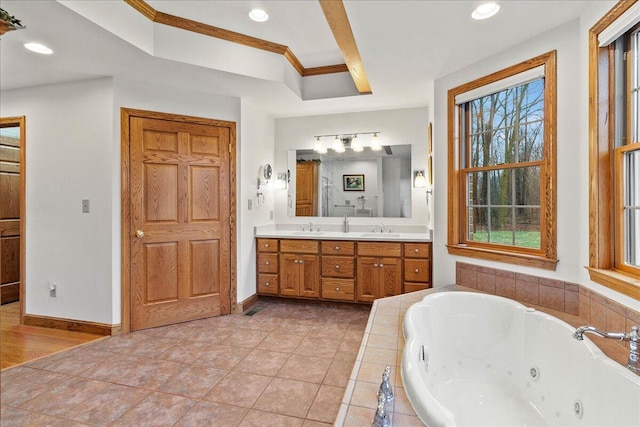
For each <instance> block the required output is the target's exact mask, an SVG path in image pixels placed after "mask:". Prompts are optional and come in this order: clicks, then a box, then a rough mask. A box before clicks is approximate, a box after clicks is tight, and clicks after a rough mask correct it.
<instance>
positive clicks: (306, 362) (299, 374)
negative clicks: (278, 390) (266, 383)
mask: <svg viewBox="0 0 640 427" xmlns="http://www.w3.org/2000/svg"><path fill="white" fill-rule="evenodd" d="M330 365H331V359H325V358H322V357H313V356H301V355H297V354H294V355H292V356H291V357H290V358H289V360H287V362H286V363H285V364H284V365H283V366H282V368H281V369H280V371H278V374H277V375H276V376H277V377H279V378H286V379H290V380H298V381H307V382H311V383H317V384H320V383H322V381H323V380H324V377H325V375H326V374H327V370H328V369H329V366H330Z"/></svg>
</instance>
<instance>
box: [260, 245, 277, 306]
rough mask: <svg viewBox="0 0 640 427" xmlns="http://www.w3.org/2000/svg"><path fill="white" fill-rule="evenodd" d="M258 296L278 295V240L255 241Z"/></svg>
mask: <svg viewBox="0 0 640 427" xmlns="http://www.w3.org/2000/svg"><path fill="white" fill-rule="evenodd" d="M256 246H257V249H258V250H257V256H256V263H257V266H256V267H257V268H256V270H257V272H258V294H259V295H278V239H257V244H256Z"/></svg>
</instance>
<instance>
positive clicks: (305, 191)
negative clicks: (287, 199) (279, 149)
mask: <svg viewBox="0 0 640 427" xmlns="http://www.w3.org/2000/svg"><path fill="white" fill-rule="evenodd" d="M317 187H318V174H317V166H316V162H301V163H297V164H296V216H315V215H316V206H317V203H316V199H317V194H318V188H317Z"/></svg>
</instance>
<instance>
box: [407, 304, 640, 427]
mask: <svg viewBox="0 0 640 427" xmlns="http://www.w3.org/2000/svg"><path fill="white" fill-rule="evenodd" d="M574 330H575V328H573V327H571V326H570V325H569V324H567V323H565V322H563V321H561V320H559V319H557V318H555V317H553V316H550V315H547V314H544V313H541V312H539V311H537V310H535V309H533V308H528V307H526V306H524V305H522V304H520V303H518V302H516V301H513V300H510V299H507V298H502V297H498V296H494V295H485V294H479V293H471V292H443V293H437V294H432V295H429V296H427V297H425V298H424V299H423V300H422V301H420V302H418V303H416V304H414V305H412V306H411V307H410V308H409V309H408V310H407V313H406V316H405V318H404V321H403V331H404V335H405V339H406V344H405V347H404V350H403V354H402V380H403V383H404V386H405V390H406V393H407V396H408V398H409V401H410V402H411V405H412V406H413V408H414V410H415V411H416V414H417V415H418V416H419V417H420V419H421V420H422V422H424V423H425V424H426V425H427V426H429V427H436V426H456V425H457V426H636V427H637V426H640V376H638V375H636V374H634V373H632V372H631V371H629V370H627V369H626V368H624V367H623V366H621V365H620V364H618V363H616V362H614V361H613V360H611V359H609V358H608V357H607V356H605V355H604V354H603V353H602V352H601V351H600V349H598V347H596V346H595V345H594V344H593V343H592V342H591V341H590V340H588V339H587V338H586V337H585V339H584V341H578V340H576V339H574V338H573V337H572V333H573V331H574ZM620 332H621V331H620Z"/></svg>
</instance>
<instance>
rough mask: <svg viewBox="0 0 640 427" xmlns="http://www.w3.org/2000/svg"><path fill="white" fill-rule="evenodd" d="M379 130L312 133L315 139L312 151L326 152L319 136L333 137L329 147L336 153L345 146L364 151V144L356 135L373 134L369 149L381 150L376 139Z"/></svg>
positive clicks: (356, 151)
mask: <svg viewBox="0 0 640 427" xmlns="http://www.w3.org/2000/svg"><path fill="white" fill-rule="evenodd" d="M379 133H380V132H379V131H376V132H358V133H355V132H353V133H343V134H329V135H314V136H313V137H314V138H315V141H314V143H313V151H315V152H316V153H319V154H326V153H327V147H326V146H325V145H324V144H323V143H322V141H321V139H320V138H329V137H333V143H332V144H331V146H330V148H331V149H332V150H334V151H335V152H336V153H344V152H345V151H346V149H347V148H350V149H351V150H353V151H354V152H355V153H360V152H362V151H364V147H365V145H364V144H363V143H362V142H361V141H360V137H359V136H358V135H373V137H372V140H371V141H372V142H371V149H372V150H373V151H380V150H382V144H381V143H380V140H379V139H378V134H379Z"/></svg>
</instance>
